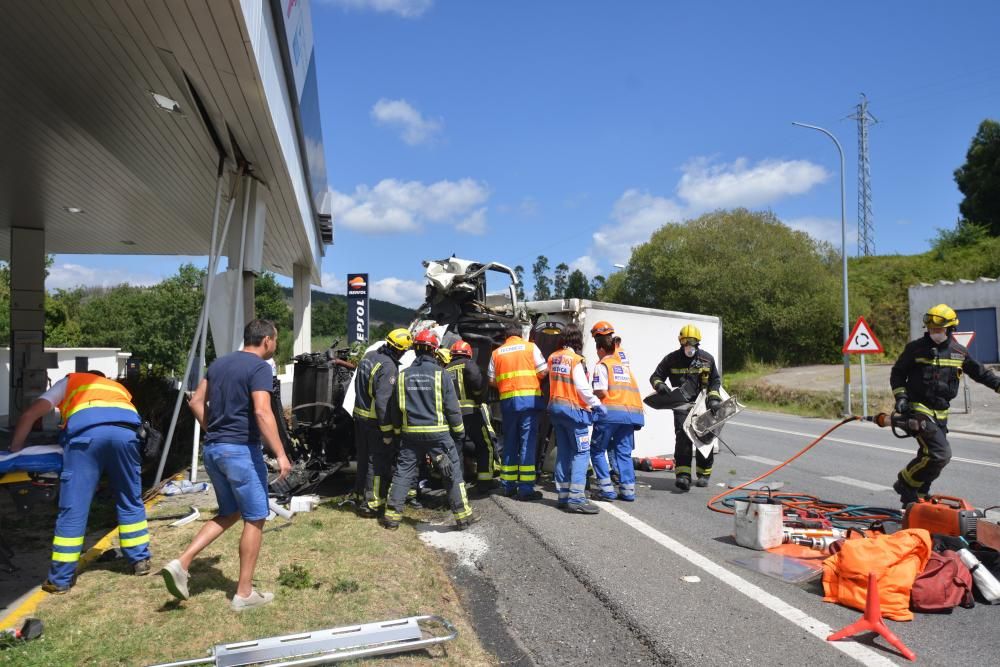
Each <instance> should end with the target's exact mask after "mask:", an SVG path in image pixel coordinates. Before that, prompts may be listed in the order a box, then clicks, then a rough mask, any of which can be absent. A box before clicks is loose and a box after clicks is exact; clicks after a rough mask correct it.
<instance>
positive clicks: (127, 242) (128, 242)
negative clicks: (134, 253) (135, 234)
mask: <svg viewBox="0 0 1000 667" xmlns="http://www.w3.org/2000/svg"><path fill="white" fill-rule="evenodd" d="M122 243H123V244H124V245H135V241H129V240H128V239H122Z"/></svg>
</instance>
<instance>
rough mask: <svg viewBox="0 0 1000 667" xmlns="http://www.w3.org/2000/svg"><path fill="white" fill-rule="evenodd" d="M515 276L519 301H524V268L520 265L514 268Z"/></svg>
mask: <svg viewBox="0 0 1000 667" xmlns="http://www.w3.org/2000/svg"><path fill="white" fill-rule="evenodd" d="M514 275H515V276H517V287H516V288H515V289H516V290H517V300H518V301H524V267H523V266H521V265H520V264H518V265H517V266H515V267H514Z"/></svg>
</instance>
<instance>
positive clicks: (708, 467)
mask: <svg viewBox="0 0 1000 667" xmlns="http://www.w3.org/2000/svg"><path fill="white" fill-rule="evenodd" d="M690 411H691V409H690V408H688V409H687V410H674V439H675V440H674V474H676V475H677V476H678V477H687V478H688V479H690V478H691V458H692V456H694V458H695V459H696V467H695V472H696V473H697V474H698V477H704V478H705V479H708V478H709V477H711V476H712V463H713V462H714V461H715V452H709V454H708V456H705V455H703V454H702V453H701V452H700V451H698V450H697V449H695V448H694V445H693V444H692V443H691V438H689V437H688V434H687V433H685V431H684V420H685V419H687V416H688V412H690Z"/></svg>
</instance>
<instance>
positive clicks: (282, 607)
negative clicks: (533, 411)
mask: <svg viewBox="0 0 1000 667" xmlns="http://www.w3.org/2000/svg"><path fill="white" fill-rule="evenodd" d="M163 513H164V511H163V510H162V509H160V508H158V509H157V510H155V511H154V512H153V513H152V514H151V521H150V526H151V529H152V533H153V544H152V546H153V561H154V567H156V568H158V567H159V566H162V565H163V564H164V563H166V562H167V561H168V560H170V559H171V558H173V557H175V556H176V555H177V554H179V553H180V551H181V550H182V549H183V548H184V547H185V546H186V545H187V544H188V543H189V542H190V540H191V538H192V537H193V536H194V534H195V533H196V532H197V531H198V530H199V528H200V527H201V525H202V522H201V521H198V522H195V523H193V524H189V525H187V526H183V527H181V528H169V527H167V526H166V522H159V521H155V520H153V519H155V517H156V516H157V515H158V514H163ZM204 514H205V516H206V518H208V517H210V516H211V513H209V512H205V513H204ZM422 515H423V513H422ZM415 525H416V524H415V522H413V521H410V522H407V523H404V524H403V526H402V527H401V528H400V529H399V530H397V531H392V532H390V531H387V530H385V529H383V528H382V527H380V526H379V525H378V524H377V523H376V522H374V521H372V520H363V519H359V518H357V517H356V516H355V515H354V513H353V512H350V511H347V510H340V509H337V508H336V505H335V503H334V502H332V501H330V502H327V503H324V504H323V505H320V506H319V507H318V508H317V509H316V510H315V511H313V512H312V513H310V514H303V515H298V516H296V517H295V520H294V521H293V522H291V523H288V524H286V523H285V522H284V521H283V520H281V519H277V520H275V521H272V522H269V523H268V528H267V530H266V532H265V535H264V546H263V550H262V552H261V558H260V560H259V561H258V563H257V572H256V574H257V577H256V579H255V582H254V583H255V585H256V586H258V587H259V588H260V589H262V590H269V591H273V592H274V593H275V600H274V602H273V603H272V604H270V605H268V606H266V607H262V608H260V609H255V610H251V611H246V612H242V613H236V612H233V611H231V610H230V609H229V598H230V597H231V596H232V594H233V592H234V591H235V589H236V579H237V577H238V568H239V562H238V557H237V548H238V542H239V535H240V527H239V526H236V527H234V528H233V529H231V530H230V531H228V532H227V533H226V534H225V535H223V537H221V538H220V539H219V540H217V541H216V543H215V544H213V545H212V546H211V547H209V548H208V549H206V550H205V551H204V552H202V555H201V556H200V557H199V558H198V559H196V560H195V562H194V564H193V565H192V567H191V583H190V590H191V595H192V597H191V599H189V600H186V601H183V602H179V601H176V600H174V599H173V598H172V597H171V596H170V594H169V593H167V591H166V588H165V587H164V585H163V581H162V579H161V578H160V577H159V576H157V575H153V576H150V577H144V578H137V577H134V576H131V575H129V574H127V573H126V572H127V569H128V568H127V565H126V564H125V562H124V561H123V560H121V559H119V560H116V561H111V562H104V563H95V564H93V565H92V566H91V567H90V568H89V569H87V570H85V571H84V572H83V573H82V574H81V576H80V578H79V581H78V583H77V585H76V586H75V587H74V588H73V590H72V591H71V592H70V593H69V594H67V595H64V596H58V597H56V596H52V597H50V598H48V599H47V600H46V601H45V602H44V603H43V604H42V606H41V607H40V608H39V611H38V613H37V614H36V615H37V616H38V617H39V618H41V619H42V620H43V621H44V622H45V634H44V636H43V637H42V638H41V639H38V640H35V641H32V642H28V643H25V644H23V645H19V646H15V647H12V648H9V649H7V650H4V651H2V652H0V662H2V663H4V664H16V665H21V666H25V667H28V666H35V665H37V666H39V667H41V666H43V665H44V666H45V667H51V666H52V665H139V664H150V663H157V662H168V661H172V660H181V659H188V658H197V657H200V656H204V655H205V654H206V651H207V650H208V649H209V648H210V647H211V646H213V645H215V644H220V643H229V642H234V641H240V640H250V639H255V638H261V637H269V636H274V635H282V634H290V633H297V632H305V631H309V630H318V629H323V628H329V627H335V626H341V625H353V624H357V623H365V622H374V621H383V620H390V619H394V618H402V617H405V616H414V615H418V614H438V615H440V616H443V617H444V618H446V619H448V620H449V621H451V622H452V623H453V624H454V625H455V626H456V627H457V628H458V631H459V634H458V637H457V638H456V639H455V640H454V641H451V642H448V643H447V644H443V645H439V646H436V647H431V648H430V649H428V650H425V651H421V652H415V653H409V654H399V655H394V656H392V657H391V658H390V659H389V660H390V661H391V664H393V665H422V664H427V663H430V662H432V661H433V662H435V663H439V664H445V665H495V664H496V660H495V659H494V658H493V657H492V656H491V655H490V654H489V653H487V652H486V651H485V650H484V649H483V648H482V647H481V645H480V644H479V641H478V639H477V637H476V635H475V633H474V631H473V630H472V627H471V625H470V623H469V620H468V618H467V617H466V615H465V612H464V610H463V609H462V607H461V605H460V602H459V597H458V594H457V592H456V591H455V589H454V586H453V585H452V582H451V580H450V578H449V577H448V574H447V572H446V570H445V567H444V565H443V563H442V560H441V558H440V557H439V556H438V554H437V553H436V552H435V551H434V550H432V549H430V548H428V547H427V546H426V545H424V543H423V542H421V541H420V539H419V538H418V536H417V533H416V530H415Z"/></svg>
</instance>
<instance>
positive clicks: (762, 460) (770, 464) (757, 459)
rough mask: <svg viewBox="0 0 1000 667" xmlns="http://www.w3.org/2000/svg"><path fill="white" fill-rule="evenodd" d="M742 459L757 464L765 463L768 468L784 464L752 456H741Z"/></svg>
mask: <svg viewBox="0 0 1000 667" xmlns="http://www.w3.org/2000/svg"><path fill="white" fill-rule="evenodd" d="M740 458H741V459H746V460H747V461H756V462H757V463H763V464H764V465H767V466H776V465H778V464H779V463H782V461H775V460H774V459H769V458H767V457H764V456H753V455H752V454H741V455H740Z"/></svg>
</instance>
